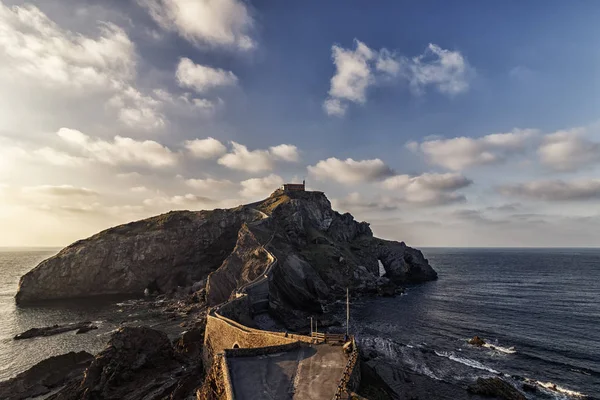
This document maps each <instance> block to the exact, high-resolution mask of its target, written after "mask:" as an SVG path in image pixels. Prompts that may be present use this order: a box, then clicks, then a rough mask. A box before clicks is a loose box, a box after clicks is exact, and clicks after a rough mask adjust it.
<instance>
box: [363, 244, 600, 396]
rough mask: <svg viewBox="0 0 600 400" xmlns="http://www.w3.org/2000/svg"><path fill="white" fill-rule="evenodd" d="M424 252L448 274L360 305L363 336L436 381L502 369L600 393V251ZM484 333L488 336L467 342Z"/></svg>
mask: <svg viewBox="0 0 600 400" xmlns="http://www.w3.org/2000/svg"><path fill="white" fill-rule="evenodd" d="M423 253H424V255H425V256H426V257H427V258H428V259H429V261H430V263H431V265H432V266H433V267H434V268H435V270H436V271H437V272H438V274H439V279H438V280H437V281H434V282H429V283H426V284H423V285H418V286H413V287H409V288H408V290H407V293H406V295H404V296H400V297H395V298H383V299H373V300H367V301H358V302H356V304H353V305H352V308H351V311H352V320H351V323H352V324H353V325H354V326H353V327H351V328H353V330H354V331H355V332H356V333H357V336H358V337H359V342H360V341H362V342H363V343H364V344H365V345H369V346H374V347H377V348H378V349H379V350H380V351H382V352H384V353H386V354H388V356H389V358H390V360H396V361H397V362H400V361H402V363H403V364H405V365H409V366H410V367H411V369H412V370H414V371H416V372H421V373H424V374H426V375H429V376H430V377H432V378H433V379H439V380H444V381H447V382H456V383H461V382H462V383H465V382H471V381H472V380H473V379H474V378H475V377H476V376H485V375H489V376H496V375H497V374H500V375H501V376H504V377H505V378H506V379H507V380H509V381H510V380H512V381H513V382H516V383H520V382H522V379H528V380H529V381H530V382H531V383H537V385H538V388H540V390H541V391H540V392H539V395H540V396H541V395H546V396H548V397H549V398H577V397H578V395H587V396H590V397H594V398H600V250H597V249H596V250H593V249H433V248H430V249H423ZM475 335H478V336H480V337H483V338H484V339H485V340H486V341H487V342H488V344H487V345H486V346H484V347H481V348H477V347H474V346H471V345H469V344H467V340H468V339H470V338H472V337H473V336H475ZM554 385H556V386H554ZM554 388H555V389H554ZM548 397H546V398H548ZM534 398H535V396H534Z"/></svg>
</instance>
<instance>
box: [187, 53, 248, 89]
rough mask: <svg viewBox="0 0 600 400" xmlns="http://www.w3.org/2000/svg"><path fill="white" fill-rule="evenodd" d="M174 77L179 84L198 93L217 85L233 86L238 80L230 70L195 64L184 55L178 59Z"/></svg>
mask: <svg viewBox="0 0 600 400" xmlns="http://www.w3.org/2000/svg"><path fill="white" fill-rule="evenodd" d="M176 77H177V82H179V85H180V86H182V87H187V88H191V89H194V90H196V91H197V92H200V93H202V92H205V91H206V90H208V89H211V88H215V87H219V86H235V85H236V84H237V81H238V78H237V76H235V74H234V73H233V72H231V71H225V70H223V69H220V68H211V67H207V66H204V65H200V64H195V63H194V62H193V61H192V60H190V59H189V58H185V57H184V58H182V59H181V60H179V65H178V66H177V72H176Z"/></svg>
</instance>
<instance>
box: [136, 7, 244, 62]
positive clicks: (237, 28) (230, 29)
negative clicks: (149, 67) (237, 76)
mask: <svg viewBox="0 0 600 400" xmlns="http://www.w3.org/2000/svg"><path fill="white" fill-rule="evenodd" d="M138 3H139V4H141V5H142V6H144V7H145V8H146V9H147V10H148V12H149V13H150V16H152V18H153V19H154V20H155V21H156V22H157V23H158V24H159V25H160V26H161V27H162V28H163V29H165V30H169V31H174V32H177V33H178V34H179V35H180V36H182V37H184V38H185V39H187V40H189V41H191V42H192V43H194V44H196V45H200V44H205V45H209V46H220V47H235V48H239V49H242V50H249V49H252V48H254V47H255V46H256V45H255V43H254V41H253V40H252V38H251V37H250V36H249V35H248V33H249V31H250V29H251V28H252V26H253V24H254V20H253V19H252V16H251V15H250V13H249V11H248V8H247V7H246V5H245V4H244V2H242V1H239V0H138Z"/></svg>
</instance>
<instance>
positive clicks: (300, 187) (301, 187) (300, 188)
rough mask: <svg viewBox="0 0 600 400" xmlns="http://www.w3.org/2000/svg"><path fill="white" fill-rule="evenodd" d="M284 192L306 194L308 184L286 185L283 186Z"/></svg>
mask: <svg viewBox="0 0 600 400" xmlns="http://www.w3.org/2000/svg"><path fill="white" fill-rule="evenodd" d="M281 189H282V190H283V191H284V192H304V191H305V190H306V182H305V181H302V183H285V184H283V185H282V186H281Z"/></svg>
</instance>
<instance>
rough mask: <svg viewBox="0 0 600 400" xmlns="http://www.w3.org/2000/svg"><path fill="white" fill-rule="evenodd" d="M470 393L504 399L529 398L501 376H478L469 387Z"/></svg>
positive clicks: (525, 399) (522, 399)
mask: <svg viewBox="0 0 600 400" xmlns="http://www.w3.org/2000/svg"><path fill="white" fill-rule="evenodd" d="M467 390H468V391H469V393H473V394H479V395H482V396H489V397H497V398H500V399H504V400H527V398H526V397H525V396H524V395H523V393H521V392H520V391H518V390H517V389H516V388H515V387H514V386H513V385H511V384H510V383H508V382H506V381H503V380H502V379H500V378H497V377H494V378H477V381H476V382H475V383H473V384H472V385H470V386H469V387H468V389H467Z"/></svg>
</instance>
